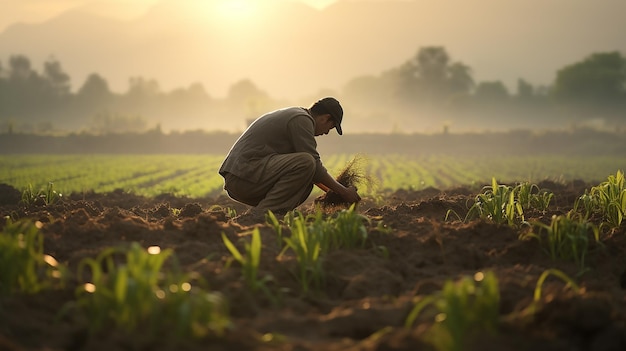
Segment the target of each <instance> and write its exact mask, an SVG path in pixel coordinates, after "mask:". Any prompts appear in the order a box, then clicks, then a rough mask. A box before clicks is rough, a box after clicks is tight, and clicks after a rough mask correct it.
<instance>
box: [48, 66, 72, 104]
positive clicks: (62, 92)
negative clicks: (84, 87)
mask: <svg viewBox="0 0 626 351" xmlns="http://www.w3.org/2000/svg"><path fill="white" fill-rule="evenodd" d="M43 77H44V79H46V80H47V82H48V85H49V86H50V88H51V93H52V95H54V96H57V97H64V96H68V95H69V94H70V76H69V75H68V74H67V73H65V72H63V69H62V68H61V63H60V62H59V61H57V60H56V59H54V58H51V59H49V60H48V61H46V62H45V63H44V74H43Z"/></svg>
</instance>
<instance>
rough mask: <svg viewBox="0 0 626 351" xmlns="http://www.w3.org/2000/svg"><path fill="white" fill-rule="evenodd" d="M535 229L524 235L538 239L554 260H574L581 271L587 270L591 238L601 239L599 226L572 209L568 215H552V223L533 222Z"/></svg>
mask: <svg viewBox="0 0 626 351" xmlns="http://www.w3.org/2000/svg"><path fill="white" fill-rule="evenodd" d="M533 228H534V230H533V231H532V232H530V233H528V234H525V235H524V236H523V237H530V238H535V239H537V240H538V241H539V242H540V243H541V244H542V245H543V246H544V248H545V250H546V252H547V253H548V254H549V255H550V257H551V258H552V259H553V260H556V259H562V260H572V261H574V262H575V263H576V265H577V266H578V268H579V270H580V273H582V272H584V271H585V269H586V268H585V258H586V256H587V252H588V250H589V240H590V238H592V239H593V240H595V242H599V241H600V233H599V229H598V227H597V226H596V225H595V224H593V223H592V222H589V221H588V220H587V219H586V217H583V216H581V215H580V214H578V213H576V212H574V211H570V212H568V213H567V214H566V215H558V216H557V215H554V216H552V219H551V222H550V224H544V223H542V222H534V223H533Z"/></svg>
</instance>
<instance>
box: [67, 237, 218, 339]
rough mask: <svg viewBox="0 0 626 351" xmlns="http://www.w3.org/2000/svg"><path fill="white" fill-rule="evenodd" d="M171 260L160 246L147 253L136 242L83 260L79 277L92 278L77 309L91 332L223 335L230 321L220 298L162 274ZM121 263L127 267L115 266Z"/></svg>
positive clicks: (79, 294)
mask: <svg viewBox="0 0 626 351" xmlns="http://www.w3.org/2000/svg"><path fill="white" fill-rule="evenodd" d="M171 255H172V250H169V249H168V250H163V251H161V249H160V248H159V247H158V246H152V247H149V248H148V249H147V250H145V249H143V248H142V247H141V246H140V245H139V244H138V243H135V242H133V243H131V245H130V247H128V248H122V247H118V248H108V249H106V250H104V251H103V252H101V253H100V254H99V255H98V256H97V257H96V258H95V259H93V258H86V259H84V260H83V261H81V262H80V264H79V267H78V278H79V279H81V278H82V277H83V274H84V273H85V272H84V271H85V270H87V269H88V270H89V271H90V273H91V275H90V281H89V282H88V283H85V284H84V285H81V286H80V287H79V288H78V289H77V291H76V294H77V302H76V305H77V306H78V308H79V309H81V310H82V311H84V312H85V313H86V314H87V317H88V319H89V322H90V329H91V331H92V332H95V331H98V330H101V329H102V328H103V327H105V326H106V325H107V324H109V323H113V325H114V326H116V327H118V328H119V329H121V330H124V331H127V332H133V331H135V330H137V329H139V327H140V326H142V325H147V326H149V327H150V330H149V331H150V332H151V333H156V332H159V331H163V330H168V329H173V330H176V332H177V335H178V336H181V337H186V336H204V335H206V334H208V333H211V332H213V333H220V332H222V331H223V329H224V328H225V327H226V326H227V325H228V318H227V313H226V308H225V306H226V305H225V303H224V302H223V301H222V298H221V296H220V295H219V294H215V293H210V292H206V291H203V290H202V289H200V288H196V287H193V288H192V285H191V283H190V281H189V277H187V276H185V275H183V274H177V273H170V274H168V275H165V274H164V273H163V272H161V268H162V266H163V263H164V262H165V260H166V259H167V258H168V257H170V256H171ZM120 258H122V259H124V260H125V263H122V264H116V260H119V259H120ZM164 276H165V277H166V278H167V279H163V277H164Z"/></svg>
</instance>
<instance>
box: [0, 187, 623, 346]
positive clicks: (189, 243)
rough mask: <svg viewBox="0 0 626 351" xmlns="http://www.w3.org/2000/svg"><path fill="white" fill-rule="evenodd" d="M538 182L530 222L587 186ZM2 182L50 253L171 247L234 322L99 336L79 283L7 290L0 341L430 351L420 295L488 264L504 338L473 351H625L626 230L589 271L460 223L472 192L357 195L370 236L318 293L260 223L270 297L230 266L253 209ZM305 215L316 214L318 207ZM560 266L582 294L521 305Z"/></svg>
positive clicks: (509, 230) (331, 267) (14, 210)
mask: <svg viewBox="0 0 626 351" xmlns="http://www.w3.org/2000/svg"><path fill="white" fill-rule="evenodd" d="M540 185H541V187H542V188H547V189H549V190H551V191H552V192H554V193H555V198H554V200H553V201H552V203H551V206H550V208H549V209H548V211H546V213H541V212H537V211H534V212H532V211H531V212H526V219H527V220H529V221H543V222H545V223H547V222H549V221H550V218H551V216H552V215H554V214H564V213H566V212H567V211H569V210H570V209H571V208H572V206H573V204H574V200H575V199H576V198H577V197H578V196H580V195H581V194H583V193H584V191H585V189H588V188H589V187H590V186H591V185H589V184H585V183H584V182H581V181H576V182H571V183H567V184H560V183H550V182H546V183H544V184H540ZM0 190H1V191H0V215H2V217H5V216H11V217H12V218H13V219H14V220H15V219H19V218H29V219H32V220H38V221H41V222H42V223H43V227H42V229H41V231H42V233H43V234H44V237H45V240H44V251H45V253H47V254H49V255H52V256H53V257H55V258H56V259H57V260H58V261H59V262H61V263H63V264H64V265H66V266H67V267H68V268H69V270H70V271H71V272H76V269H77V265H78V263H79V262H80V261H81V260H82V259H84V258H86V257H94V256H96V255H97V254H98V253H99V252H100V251H101V250H103V249H104V248H106V247H110V246H117V245H120V244H124V243H128V242H131V241H135V242H138V243H140V244H141V245H142V246H144V247H149V246H153V245H158V246H160V247H161V248H172V249H174V252H175V255H176V257H177V258H178V260H179V261H180V264H181V265H182V266H183V267H184V269H186V270H188V271H196V272H199V273H200V274H201V275H202V276H203V278H204V279H206V281H207V282H208V284H209V286H210V287H211V289H213V290H215V291H220V292H221V293H222V294H223V295H224V296H225V298H226V299H227V300H228V301H229V306H230V311H229V313H230V318H231V321H232V327H231V328H229V329H228V330H227V332H226V333H225V335H223V336H220V337H215V336H208V337H205V338H201V339H188V340H182V341H180V340H179V341H172V340H173V339H172V338H171V337H170V335H168V333H167V332H163V333H162V334H161V336H160V337H159V338H157V339H150V338H145V337H144V335H142V334H141V333H127V332H123V331H119V330H114V329H112V328H111V329H107V330H104V331H101V332H99V333H97V334H89V333H87V326H86V323H85V320H84V319H81V318H79V317H77V316H72V315H70V316H67V315H66V316H64V317H62V318H59V317H58V316H59V311H60V310H61V309H62V307H63V306H65V305H67V304H68V303H70V302H71V301H72V300H73V299H74V290H75V288H76V286H78V284H79V282H73V284H74V285H72V283H70V286H68V287H66V288H65V289H60V290H48V291H44V292H40V293H37V294H34V295H25V294H13V295H9V296H0V350H46V351H52V350H362V351H366V350H432V349H434V348H433V347H432V346H431V345H430V344H428V342H427V338H426V335H427V333H428V330H429V328H431V326H432V325H433V324H434V323H435V322H434V321H433V318H432V315H430V316H429V315H428V314H424V315H420V317H418V319H417V320H416V322H415V324H414V325H413V326H412V327H411V328H405V327H404V323H405V320H406V318H407V315H408V314H409V312H410V311H411V309H412V307H413V306H414V303H415V302H414V301H415V298H416V297H424V296H427V295H431V294H434V293H437V292H438V291H440V290H441V289H442V287H443V285H444V283H445V282H446V281H448V280H454V281H457V280H459V279H461V278H462V277H464V276H473V275H474V274H475V273H476V272H479V271H483V272H486V271H491V272H493V273H494V274H495V275H496V277H497V279H498V282H499V289H500V307H499V313H500V317H501V318H500V323H499V325H498V330H497V331H496V332H495V333H487V332H480V331H479V332H476V333H474V334H472V335H471V337H468V338H467V340H466V343H465V348H464V349H465V350H520V351H527V350H533V351H535V350H590V351H600V350H603V351H608V350H626V292H625V290H624V288H625V283H626V282H624V280H625V279H626V276H625V275H624V274H625V269H626V255H625V254H624V253H625V252H626V230H625V228H624V225H622V227H620V228H618V229H617V230H613V231H606V230H605V231H603V232H602V234H601V242H602V244H603V245H597V244H595V245H591V246H590V252H589V254H588V256H587V258H586V262H587V266H588V268H589V269H588V270H587V271H585V272H584V273H582V274H580V271H579V269H578V268H577V266H576V264H575V263H574V262H567V261H559V260H557V261H553V260H552V259H551V258H550V257H549V256H548V255H547V254H546V253H545V252H544V251H542V249H541V247H540V246H539V244H538V242H537V241H536V240H520V239H519V236H520V234H521V233H523V232H524V231H525V230H527V229H524V227H519V228H514V227H509V226H506V225H497V224H494V223H491V222H490V221H488V220H482V219H476V220H471V221H468V222H464V221H460V220H458V219H456V217H455V218H452V219H450V218H448V220H447V221H446V220H445V218H446V215H447V214H448V213H450V212H449V210H452V211H454V213H456V214H457V215H458V216H459V217H460V218H463V216H464V215H465V213H467V211H468V204H471V203H473V199H474V196H475V195H476V193H475V191H473V190H470V189H467V188H456V189H447V190H439V189H432V188H429V189H425V190H421V191H408V190H398V191H396V192H393V193H389V194H386V195H384V196H383V198H382V199H378V200H376V201H373V200H372V199H364V200H363V201H362V202H361V203H360V204H359V206H358V211H359V212H360V213H361V214H363V215H364V216H366V217H367V218H369V220H370V222H369V223H367V228H368V239H367V242H366V245H365V247H364V248H361V249H342V250H338V251H333V252H329V253H328V254H326V255H325V256H324V271H325V273H326V280H325V284H324V286H323V288H322V289H321V291H320V292H318V293H313V294H307V295H303V294H302V293H301V291H300V289H299V285H298V283H297V281H296V280H295V278H294V276H293V274H291V271H292V270H293V269H294V265H293V260H291V261H290V260H285V259H281V260H278V259H277V255H278V253H279V252H280V248H279V247H278V244H277V240H276V237H275V234H274V229H273V228H272V227H270V226H269V225H267V224H258V225H257V227H258V228H259V229H260V232H261V238H262V242H263V251H262V258H261V268H260V269H261V271H260V274H261V275H270V274H271V276H272V277H273V279H274V281H273V285H272V286H271V288H272V289H275V290H274V291H279V290H280V291H281V292H282V293H281V294H280V299H279V300H280V301H279V303H278V304H272V303H270V301H268V299H267V298H266V297H265V296H264V295H263V294H260V293H257V294H253V293H251V292H249V290H247V289H246V288H245V286H244V284H243V281H242V279H241V268H240V267H239V266H237V265H236V264H233V265H231V266H230V267H227V265H226V263H227V260H228V257H229V256H230V254H229V253H228V250H227V249H226V247H225V246H224V244H223V242H222V238H221V233H225V234H226V235H227V236H228V237H229V238H230V239H231V241H233V242H234V243H237V245H238V246H239V247H242V246H243V245H242V242H241V241H240V240H239V239H240V237H241V236H242V235H244V234H246V233H249V232H250V230H251V229H252V227H244V226H241V225H239V224H237V223H235V222H234V221H233V220H231V218H230V217H229V216H228V214H227V211H225V210H224V208H226V207H231V208H233V209H235V210H236V211H237V212H238V213H242V212H243V211H245V210H246V207H245V206H242V205H239V204H237V203H234V202H232V201H230V200H229V199H228V198H227V197H225V196H220V197H217V198H205V199H191V198H179V197H173V196H168V195H163V196H160V197H157V198H144V197H141V196H136V195H132V194H128V193H124V192H122V191H114V192H112V193H106V194H96V193H84V194H73V195H70V196H66V197H64V198H63V199H62V200H61V201H60V202H58V203H57V204H54V205H48V206H46V205H44V204H39V205H31V206H24V205H22V204H19V200H20V196H19V192H17V191H15V189H12V188H10V187H8V186H4V185H3V186H0ZM215 205H219V206H221V207H218V206H215ZM173 209H176V211H173ZM302 210H303V211H304V212H307V211H311V210H312V206H311V204H310V203H309V204H305V205H303V207H302ZM381 221H382V225H381ZM0 226H4V224H3V221H0ZM381 248H384V251H385V252H386V253H387V254H386V255H385V254H383V253H382V252H383V250H381ZM552 268H556V269H559V270H561V271H563V272H564V273H566V274H567V275H568V276H570V277H572V278H573V279H575V280H576V282H577V283H578V284H579V286H580V287H581V291H579V292H576V291H574V290H573V289H572V288H571V287H569V286H567V284H566V283H565V282H564V281H562V280H560V279H557V278H555V277H553V276H552V277H550V278H548V279H547V280H546V282H545V283H544V285H543V290H542V297H541V304H540V305H539V308H538V309H537V310H536V312H535V313H534V314H529V313H525V311H526V308H527V307H528V306H530V305H531V303H532V300H533V294H534V291H535V287H536V284H537V280H538V279H539V276H540V275H541V274H542V273H543V272H544V271H546V270H548V269H552ZM620 279H621V280H620ZM270 333H271V334H270ZM270 336H272V337H271V338H270Z"/></svg>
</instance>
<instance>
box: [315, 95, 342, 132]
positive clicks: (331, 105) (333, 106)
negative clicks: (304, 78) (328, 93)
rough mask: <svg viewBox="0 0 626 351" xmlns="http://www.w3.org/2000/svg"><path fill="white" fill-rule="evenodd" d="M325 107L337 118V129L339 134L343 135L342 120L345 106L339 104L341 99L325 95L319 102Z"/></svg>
mask: <svg viewBox="0 0 626 351" xmlns="http://www.w3.org/2000/svg"><path fill="white" fill-rule="evenodd" d="M317 103H318V104H319V105H321V106H322V107H323V109H324V110H326V112H328V114H330V116H331V117H332V118H333V119H334V120H335V129H337V133H339V135H343V131H342V130H341V120H342V119H343V108H341V105H340V104H339V101H337V99H335V98H333V97H325V98H323V99H321V100H319V101H318V102H317Z"/></svg>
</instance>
